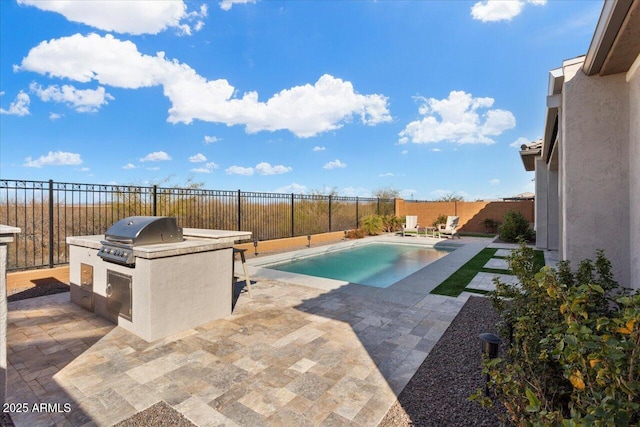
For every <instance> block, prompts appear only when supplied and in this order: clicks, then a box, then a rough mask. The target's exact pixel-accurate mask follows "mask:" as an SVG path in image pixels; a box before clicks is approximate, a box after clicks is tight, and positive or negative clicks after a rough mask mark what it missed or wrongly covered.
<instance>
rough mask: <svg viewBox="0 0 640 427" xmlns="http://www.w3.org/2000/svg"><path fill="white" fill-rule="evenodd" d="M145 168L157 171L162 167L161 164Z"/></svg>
mask: <svg viewBox="0 0 640 427" xmlns="http://www.w3.org/2000/svg"><path fill="white" fill-rule="evenodd" d="M145 169H146V170H148V171H157V170H160V167H159V166H151V167H148V168H145Z"/></svg>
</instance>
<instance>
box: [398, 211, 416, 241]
mask: <svg viewBox="0 0 640 427" xmlns="http://www.w3.org/2000/svg"><path fill="white" fill-rule="evenodd" d="M405 221H406V222H405V223H404V224H402V237H404V236H405V233H406V232H407V231H415V232H416V236H417V235H418V216H417V215H407V219H405Z"/></svg>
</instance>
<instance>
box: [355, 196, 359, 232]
mask: <svg viewBox="0 0 640 427" xmlns="http://www.w3.org/2000/svg"><path fill="white" fill-rule="evenodd" d="M359 227H360V215H358V197H357V196H356V228H359Z"/></svg>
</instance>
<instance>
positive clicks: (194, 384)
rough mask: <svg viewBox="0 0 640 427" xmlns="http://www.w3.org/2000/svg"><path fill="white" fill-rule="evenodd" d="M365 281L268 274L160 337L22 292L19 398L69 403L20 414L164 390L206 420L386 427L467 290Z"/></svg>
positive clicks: (16, 320)
mask: <svg viewBox="0 0 640 427" xmlns="http://www.w3.org/2000/svg"><path fill="white" fill-rule="evenodd" d="M474 252H476V249H475V248H474V249H473V250H472V251H471V250H470V251H468V253H464V252H461V254H462V255H460V257H461V261H460V262H462V261H464V259H466V258H468V257H470V256H473V253H474ZM452 259H453V258H452ZM449 263H451V261H449ZM444 265H446V264H444ZM451 268H454V267H453V266H452V267H451ZM441 269H442V268H441ZM416 277H417V278H419V277H420V276H416ZM410 282H411V281H406V282H405V285H403V286H404V288H402V289H409V284H410ZM416 283H417V280H416ZM359 286H360V285H347V286H344V287H342V288H340V289H337V290H332V291H329V292H327V291H323V290H319V289H314V288H309V287H303V286H296V285H291V284H285V283H282V282H277V281H273V280H266V279H265V280H258V283H256V284H254V288H253V293H254V297H253V299H249V298H248V297H247V296H246V295H245V294H243V295H242V296H241V297H240V299H239V300H238V303H237V305H236V307H235V310H234V314H233V315H232V316H230V317H228V318H225V319H222V320H218V321H214V322H211V323H208V324H205V325H202V326H200V327H198V328H195V329H191V330H188V331H186V332H184V333H181V334H179V335H176V336H172V337H170V338H167V339H165V340H161V341H158V342H153V343H147V342H145V341H143V340H142V339H140V338H138V337H136V336H134V335H132V334H130V333H128V332H126V331H124V330H123V329H121V328H117V327H114V326H113V325H111V324H109V323H107V322H106V321H104V320H102V319H100V318H98V317H96V316H94V315H93V314H92V313H90V312H88V311H85V310H83V309H82V308H79V307H77V306H75V305H72V304H71V303H69V294H58V295H53V296H47V297H39V298H34V299H31V300H24V301H18V302H14V303H10V304H9V319H8V344H9V345H8V361H9V369H8V394H7V395H8V398H7V401H8V402H9V403H28V404H31V403H34V402H44V403H49V404H60V406H58V407H53V408H55V409H58V411H57V412H53V413H51V412H49V413H38V412H33V411H28V412H26V413H12V414H11V416H12V418H13V420H14V422H15V423H16V425H18V426H29V427H34V426H40V425H42V426H44V425H51V424H57V425H76V426H77V425H104V426H108V425H112V424H114V423H117V422H119V421H121V420H123V419H126V418H128V417H130V416H131V415H133V414H135V413H137V412H139V411H141V410H144V409H145V408H148V407H149V406H151V405H152V404H154V403H156V402H158V401H160V400H163V401H165V402H167V403H168V404H169V405H171V406H172V407H173V408H175V409H176V410H178V411H180V412H181V413H182V414H184V415H185V416H186V417H187V418H188V419H190V420H191V421H192V422H194V423H195V424H197V425H201V426H208V425H222V424H226V425H236V424H238V425H320V424H323V423H324V424H329V425H337V424H341V423H344V424H351V425H370V426H375V425H377V423H378V422H379V421H380V420H381V419H382V418H383V416H384V415H385V413H386V412H387V411H388V409H389V407H390V406H391V405H392V404H393V403H394V402H395V400H396V396H397V394H398V393H399V392H400V391H401V390H402V389H403V388H404V386H405V385H406V384H407V382H408V381H409V379H410V378H411V377H412V376H413V374H414V373H415V371H416V370H417V368H418V367H419V366H420V365H421V363H422V362H423V360H424V359H425V357H426V356H427V354H428V352H429V351H430V350H431V348H432V347H433V346H434V345H435V343H436V342H437V340H438V339H439V338H440V336H441V335H442V333H443V332H444V330H445V329H446V328H447V326H448V325H449V323H450V322H451V321H452V319H453V318H454V317H455V315H456V314H457V313H458V311H459V309H460V308H461V306H462V305H463V304H464V302H465V301H466V298H467V297H468V295H466V294H463V296H461V297H459V298H448V297H442V296H436V295H428V294H426V293H424V294H423V295H422V296H421V297H419V298H417V299H416V298H415V295H418V294H416V293H411V294H409V293H406V295H410V296H411V301H408V300H409V298H406V299H407V301H399V300H400V298H397V299H398V301H388V300H384V299H380V298H370V299H369V298H366V297H363V296H362V295H361V294H366V293H367V292H360V291H359V290H358V289H356V288H354V287H359ZM416 286H417V285H416ZM415 289H418V288H415ZM405 292H408V291H405ZM414 292H417V291H414ZM399 295H405V294H403V293H402V291H401V292H400V294H399ZM65 403H68V404H70V411H69V412H66V411H65V407H64V406H63V405H64V404H65ZM50 410H51V408H50Z"/></svg>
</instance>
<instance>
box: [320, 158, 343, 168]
mask: <svg viewBox="0 0 640 427" xmlns="http://www.w3.org/2000/svg"><path fill="white" fill-rule="evenodd" d="M346 167H347V165H346V163H342V162H341V161H340V160H338V159H335V160H334V161H332V162H329V163H327V164H326V165H324V166H323V167H322V168H323V169H335V168H346Z"/></svg>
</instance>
